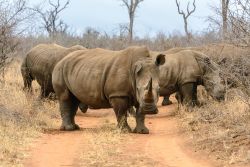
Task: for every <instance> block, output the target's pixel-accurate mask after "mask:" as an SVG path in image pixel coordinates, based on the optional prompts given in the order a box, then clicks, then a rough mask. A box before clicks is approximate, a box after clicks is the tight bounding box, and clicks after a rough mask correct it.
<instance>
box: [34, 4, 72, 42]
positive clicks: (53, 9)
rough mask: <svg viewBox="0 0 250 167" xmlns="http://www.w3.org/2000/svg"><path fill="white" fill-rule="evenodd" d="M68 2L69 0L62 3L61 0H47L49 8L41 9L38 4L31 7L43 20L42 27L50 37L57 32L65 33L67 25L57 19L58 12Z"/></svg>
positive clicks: (53, 37)
mask: <svg viewBox="0 0 250 167" xmlns="http://www.w3.org/2000/svg"><path fill="white" fill-rule="evenodd" d="M69 2H70V0H67V1H66V2H65V3H64V4H61V0H57V1H56V2H54V3H53V2H52V1H51V0H49V6H50V8H49V9H47V10H43V9H42V8H41V7H40V6H36V7H34V8H33V10H34V11H35V12H37V13H38V14H39V15H40V17H41V19H42V21H43V27H42V28H44V29H45V30H46V31H47V33H48V34H49V36H50V37H51V38H52V39H55V37H56V35H57V34H59V33H65V32H66V31H67V29H68V25H67V24H65V23H64V22H63V21H62V20H61V19H59V14H60V13H61V12H62V11H63V10H65V9H66V8H67V6H68V5H69Z"/></svg>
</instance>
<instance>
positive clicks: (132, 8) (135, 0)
mask: <svg viewBox="0 0 250 167" xmlns="http://www.w3.org/2000/svg"><path fill="white" fill-rule="evenodd" d="M122 2H123V4H124V5H125V6H126V7H127V10H128V15H129V26H128V35H129V42H130V43H131V42H132V40H133V29H134V19H135V12H136V8H137V7H138V5H139V4H140V3H141V2H143V0H122Z"/></svg>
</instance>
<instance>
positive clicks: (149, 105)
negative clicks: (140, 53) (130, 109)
mask: <svg viewBox="0 0 250 167" xmlns="http://www.w3.org/2000/svg"><path fill="white" fill-rule="evenodd" d="M164 63H165V55H163V54H159V55H157V56H156V58H155V60H153V61H152V59H150V58H148V59H146V60H142V61H139V62H137V63H136V65H135V87H136V99H137V101H138V102H139V105H140V106H139V110H140V112H141V113H142V114H157V113H158V109H157V107H156V104H157V102H158V99H159V89H160V87H159V66H160V65H163V64H164Z"/></svg>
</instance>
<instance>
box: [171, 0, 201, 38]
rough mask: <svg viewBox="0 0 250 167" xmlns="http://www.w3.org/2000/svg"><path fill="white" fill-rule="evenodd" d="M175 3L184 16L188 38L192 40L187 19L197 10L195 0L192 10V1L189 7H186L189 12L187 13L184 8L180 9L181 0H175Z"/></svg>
mask: <svg viewBox="0 0 250 167" xmlns="http://www.w3.org/2000/svg"><path fill="white" fill-rule="evenodd" d="M175 3H176V6H177V10H178V13H179V14H180V15H182V17H183V21H184V28H185V32H186V35H187V37H188V40H190V38H191V34H190V33H189V31H188V26H187V24H188V22H187V19H188V17H189V16H190V15H191V14H193V13H194V12H195V10H196V5H195V0H193V9H192V10H190V8H189V4H190V2H188V4H187V9H186V10H187V12H186V13H185V12H184V11H183V10H181V9H180V2H178V0H175Z"/></svg>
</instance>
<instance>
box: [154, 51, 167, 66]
mask: <svg viewBox="0 0 250 167" xmlns="http://www.w3.org/2000/svg"><path fill="white" fill-rule="evenodd" d="M164 63H165V55H164V54H159V55H157V56H156V59H155V65H157V66H160V65H163V64H164Z"/></svg>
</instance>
